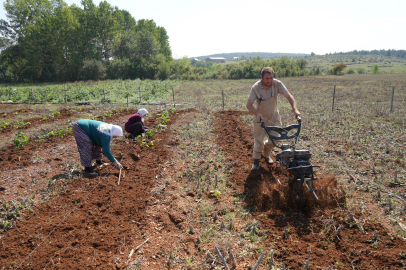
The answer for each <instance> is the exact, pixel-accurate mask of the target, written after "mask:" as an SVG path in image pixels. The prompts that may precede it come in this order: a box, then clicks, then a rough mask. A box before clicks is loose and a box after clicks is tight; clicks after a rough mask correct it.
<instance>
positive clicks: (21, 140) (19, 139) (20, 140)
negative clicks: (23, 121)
mask: <svg viewBox="0 0 406 270" xmlns="http://www.w3.org/2000/svg"><path fill="white" fill-rule="evenodd" d="M15 136H16V137H15V138H14V140H13V143H14V144H15V146H16V148H17V149H22V148H23V145H25V144H27V143H28V138H27V137H26V136H25V135H24V133H22V132H21V131H19V132H17V133H16V134H15Z"/></svg>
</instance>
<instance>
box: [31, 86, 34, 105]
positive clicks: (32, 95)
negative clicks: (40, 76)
mask: <svg viewBox="0 0 406 270" xmlns="http://www.w3.org/2000/svg"><path fill="white" fill-rule="evenodd" d="M33 99H34V92H33V90H32V88H31V103H32V100H33Z"/></svg>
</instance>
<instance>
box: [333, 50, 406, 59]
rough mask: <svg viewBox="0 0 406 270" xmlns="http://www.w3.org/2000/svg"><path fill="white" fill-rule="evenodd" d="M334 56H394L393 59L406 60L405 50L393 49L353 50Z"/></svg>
mask: <svg viewBox="0 0 406 270" xmlns="http://www.w3.org/2000/svg"><path fill="white" fill-rule="evenodd" d="M334 54H355V55H383V56H394V57H399V58H406V50H394V49H392V50H391V49H389V50H371V51H366V50H361V51H357V50H353V51H351V52H339V53H334ZM330 55H331V54H330Z"/></svg>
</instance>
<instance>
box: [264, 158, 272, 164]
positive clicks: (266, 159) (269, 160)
mask: <svg viewBox="0 0 406 270" xmlns="http://www.w3.org/2000/svg"><path fill="white" fill-rule="evenodd" d="M265 162H266V163H268V164H269V165H272V164H273V160H272V158H270V157H269V158H265Z"/></svg>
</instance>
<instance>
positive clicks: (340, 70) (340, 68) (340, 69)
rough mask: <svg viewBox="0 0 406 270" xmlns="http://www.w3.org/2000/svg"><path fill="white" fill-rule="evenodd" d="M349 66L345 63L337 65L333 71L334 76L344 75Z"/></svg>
mask: <svg viewBox="0 0 406 270" xmlns="http://www.w3.org/2000/svg"><path fill="white" fill-rule="evenodd" d="M346 67H347V65H346V64H344V63H340V64H337V65H335V66H334V67H333V69H332V74H334V75H341V74H343V71H344V69H346Z"/></svg>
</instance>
